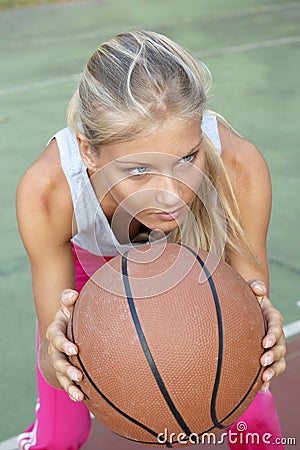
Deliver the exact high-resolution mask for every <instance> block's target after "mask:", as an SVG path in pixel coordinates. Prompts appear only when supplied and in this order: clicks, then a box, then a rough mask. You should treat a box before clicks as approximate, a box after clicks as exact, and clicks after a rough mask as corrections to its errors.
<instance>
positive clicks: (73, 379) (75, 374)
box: [70, 372, 79, 381]
mask: <svg viewBox="0 0 300 450" xmlns="http://www.w3.org/2000/svg"><path fill="white" fill-rule="evenodd" d="M70 378H71V380H72V381H79V378H78V375H77V373H76V372H71V373H70Z"/></svg>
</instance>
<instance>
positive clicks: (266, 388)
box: [263, 383, 270, 394]
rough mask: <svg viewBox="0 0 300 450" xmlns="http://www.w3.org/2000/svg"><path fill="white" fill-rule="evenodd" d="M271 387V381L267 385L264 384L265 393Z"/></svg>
mask: <svg viewBox="0 0 300 450" xmlns="http://www.w3.org/2000/svg"><path fill="white" fill-rule="evenodd" d="M269 387H270V385H269V383H268V384H266V385H265V386H264V388H263V393H264V394H265V393H266V392H268V390H269Z"/></svg>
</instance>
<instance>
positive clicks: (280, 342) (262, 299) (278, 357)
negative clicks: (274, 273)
mask: <svg viewBox="0 0 300 450" xmlns="http://www.w3.org/2000/svg"><path fill="white" fill-rule="evenodd" d="M248 284H249V286H250V287H251V289H252V291H253V292H254V294H255V295H256V297H257V300H258V301H259V303H260V305H261V308H262V311H263V315H264V318H265V321H266V324H267V334H266V336H265V337H264V339H263V342H262V345H263V347H264V348H265V349H266V352H265V353H264V354H263V355H262V357H261V365H262V366H263V367H266V369H265V370H264V371H263V374H262V379H263V384H262V387H261V391H262V392H266V391H267V390H268V389H269V386H270V381H271V380H272V379H273V378H274V377H276V376H278V375H280V374H281V373H282V372H283V371H284V370H285V368H286V362H285V359H284V357H285V354H286V346H285V339H284V333H283V329H282V322H283V318H282V314H281V313H280V312H279V311H278V310H277V309H276V308H274V306H273V305H272V303H271V301H270V300H269V299H268V297H267V296H266V292H267V290H266V287H265V285H264V283H263V282H262V281H259V280H252V281H249V282H248Z"/></svg>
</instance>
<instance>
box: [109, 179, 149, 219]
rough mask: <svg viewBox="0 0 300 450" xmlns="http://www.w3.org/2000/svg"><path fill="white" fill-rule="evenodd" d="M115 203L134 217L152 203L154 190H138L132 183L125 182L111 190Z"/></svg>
mask: <svg viewBox="0 0 300 450" xmlns="http://www.w3.org/2000/svg"><path fill="white" fill-rule="evenodd" d="M111 194H112V196H113V197H114V199H115V201H116V202H117V203H118V204H119V205H122V207H123V208H124V209H126V210H127V211H128V212H129V213H131V214H132V215H135V214H137V213H138V212H139V211H142V210H143V209H145V205H149V204H151V203H153V202H152V198H153V190H151V189H145V188H142V187H141V188H138V187H137V186H133V184H132V183H130V182H127V181H123V182H120V183H119V184H118V185H116V186H114V187H113V188H112V189H111Z"/></svg>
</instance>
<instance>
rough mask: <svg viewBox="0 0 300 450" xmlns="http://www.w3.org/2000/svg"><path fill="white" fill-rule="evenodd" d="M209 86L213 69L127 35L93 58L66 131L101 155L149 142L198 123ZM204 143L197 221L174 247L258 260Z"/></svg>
mask: <svg viewBox="0 0 300 450" xmlns="http://www.w3.org/2000/svg"><path fill="white" fill-rule="evenodd" d="M210 85H211V75H210V72H209V70H208V68H207V67H206V66H205V65H204V64H203V63H202V62H196V61H195V59H194V58H193V57H192V56H191V55H190V54H189V53H188V52H187V51H185V50H184V49H183V48H182V47H180V46H179V45H177V44H176V43H174V42H173V41H172V40H170V39H169V38H167V37H165V36H163V35H160V34H158V33H155V32H150V31H131V32H128V33H122V34H119V35H117V36H115V37H114V38H113V39H111V40H110V41H108V42H105V43H103V44H102V45H101V46H100V47H99V48H98V49H97V50H96V51H95V52H94V53H93V55H92V56H91V57H90V58H89V60H88V62H87V64H86V67H85V70H84V72H83V75H82V78H81V81H80V83H79V86H78V88H77V90H76V92H75V94H74V95H73V97H72V99H71V100H70V103H69V106H68V124H69V126H70V127H71V128H72V129H73V130H74V131H75V132H82V133H84V135H85V136H86V138H87V139H88V141H89V143H90V145H91V146H92V148H94V149H95V151H97V149H99V148H100V147H101V146H104V145H107V144H111V143H114V142H124V141H127V140H130V139H134V138H136V137H139V136H146V135H148V134H150V133H152V132H154V131H155V130H156V129H157V128H158V127H159V126H161V125H162V123H163V121H164V120H166V117H167V116H170V115H173V116H178V117H179V118H180V119H183V120H185V119H186V120H188V119H192V120H200V119H201V118H202V117H203V114H204V112H205V111H206V110H207V95H208V91H209V88H210ZM204 141H205V153H206V159H205V175H206V176H205V177H203V181H202V182H201V185H200V187H199V192H198V193H197V195H195V198H194V200H193V202H192V205H191V212H192V213H193V215H192V216H193V217H192V220H191V219H189V218H188V219H187V220H186V221H185V223H184V224H183V225H182V226H181V227H180V230H178V231H177V232H176V233H175V242H181V243H185V244H188V245H191V246H194V247H197V248H202V249H204V250H207V251H209V250H212V251H213V252H215V253H217V252H220V249H221V251H223V249H224V250H225V251H224V252H223V255H222V257H223V258H224V259H225V260H228V258H229V254H230V252H232V251H234V252H238V253H241V252H242V251H244V250H246V251H247V253H248V254H249V253H250V254H252V255H253V252H252V250H251V246H250V244H249V242H248V240H247V238H246V236H245V234H244V232H243V228H242V226H241V220H240V214H239V209H238V205H237V201H236V199H235V195H234V193H233V190H232V187H231V184H230V181H229V179H228V176H227V174H226V170H225V168H224V166H223V164H222V160H221V158H220V156H219V154H218V152H217V150H216V149H215V147H214V145H213V143H212V142H211V141H210V140H209V138H208V137H207V136H204ZM214 190H215V193H214V194H213V191H214ZM195 223H196V226H195Z"/></svg>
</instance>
